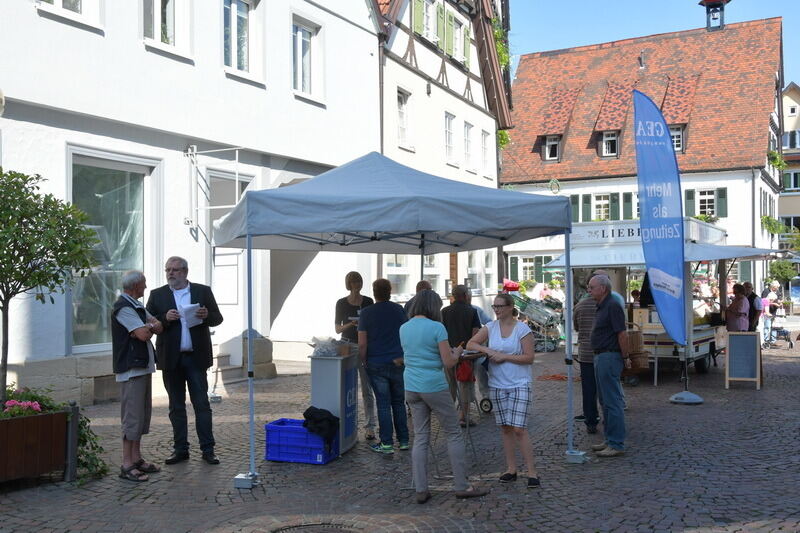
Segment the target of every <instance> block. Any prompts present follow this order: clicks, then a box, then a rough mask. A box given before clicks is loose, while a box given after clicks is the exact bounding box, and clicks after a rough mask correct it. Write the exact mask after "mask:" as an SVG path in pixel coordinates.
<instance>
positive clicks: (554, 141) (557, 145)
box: [544, 135, 561, 161]
mask: <svg viewBox="0 0 800 533" xmlns="http://www.w3.org/2000/svg"><path fill="white" fill-rule="evenodd" d="M553 151H555V153H553ZM559 159H561V135H547V136H546V137H545V138H544V160H545V161H558V160H559Z"/></svg>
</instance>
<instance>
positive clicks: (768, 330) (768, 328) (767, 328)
mask: <svg viewBox="0 0 800 533" xmlns="http://www.w3.org/2000/svg"><path fill="white" fill-rule="evenodd" d="M774 318H775V317H771V316H767V315H764V342H775V339H776V335H775V334H774V333H773V332H772V321H773V320H774Z"/></svg>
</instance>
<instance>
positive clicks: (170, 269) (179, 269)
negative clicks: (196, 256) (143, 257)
mask: <svg viewBox="0 0 800 533" xmlns="http://www.w3.org/2000/svg"><path fill="white" fill-rule="evenodd" d="M183 270H184V269H182V268H165V269H164V272H166V273H167V274H169V273H170V272H183Z"/></svg>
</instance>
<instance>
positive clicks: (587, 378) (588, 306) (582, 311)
mask: <svg viewBox="0 0 800 533" xmlns="http://www.w3.org/2000/svg"><path fill="white" fill-rule="evenodd" d="M596 312H597V302H596V301H595V300H594V298H592V297H590V296H587V297H586V298H584V299H583V300H581V301H580V302H578V304H577V305H576V306H575V309H574V310H573V314H572V325H573V327H574V328H575V330H576V331H577V332H578V354H577V357H576V359H577V360H578V364H580V367H581V396H582V398H583V422H584V423H585V424H586V432H587V433H597V423H598V422H599V421H600V420H599V413H598V412H597V383H596V382H595V377H594V350H593V349H592V339H591V336H592V329H593V328H594V317H595V314H596Z"/></svg>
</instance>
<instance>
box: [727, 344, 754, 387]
mask: <svg viewBox="0 0 800 533" xmlns="http://www.w3.org/2000/svg"><path fill="white" fill-rule="evenodd" d="M727 351H728V361H727V364H726V365H725V388H726V389H727V388H730V382H731V381H755V382H756V390H760V389H761V336H760V335H759V334H758V332H731V333H728V348H727Z"/></svg>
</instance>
